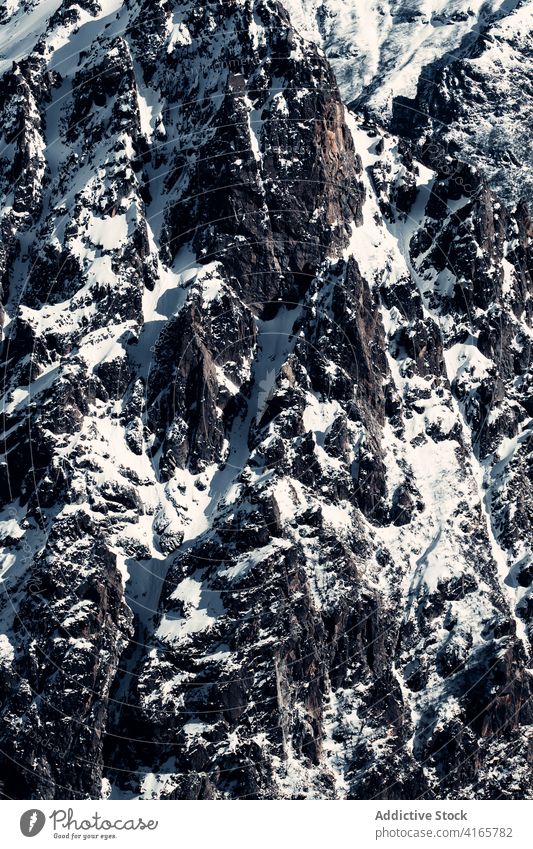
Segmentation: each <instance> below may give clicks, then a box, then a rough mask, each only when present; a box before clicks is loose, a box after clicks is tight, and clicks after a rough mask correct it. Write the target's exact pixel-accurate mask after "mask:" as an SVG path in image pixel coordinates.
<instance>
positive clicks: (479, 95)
mask: <svg viewBox="0 0 533 849" xmlns="http://www.w3.org/2000/svg"><path fill="white" fill-rule="evenodd" d="M286 6H287V8H288V9H289V11H290V12H291V15H292V19H293V22H294V24H295V26H297V27H298V29H299V30H300V31H301V32H303V33H305V34H306V36H307V37H308V38H310V39H311V40H313V41H314V42H315V43H317V44H320V45H321V46H322V47H323V49H324V51H325V53H326V55H327V57H328V59H329V60H330V61H331V63H332V65H333V68H334V70H335V73H336V75H337V79H338V81H339V86H340V90H341V94H342V96H343V98H344V100H345V101H346V102H348V103H351V104H352V105H353V107H354V108H356V109H365V110H368V111H369V112H370V113H371V114H372V115H373V116H375V117H376V118H377V119H378V120H379V121H380V122H381V123H382V124H384V125H386V126H387V127H388V128H389V129H390V130H392V132H394V133H396V134H398V135H400V136H404V137H405V136H407V137H408V138H412V139H413V140H416V142H418V143H419V144H420V150H419V152H418V153H419V156H421V157H422V158H424V160H425V159H426V156H427V151H426V150H425V148H426V146H427V144H428V143H429V144H431V146H436V145H438V146H439V149H440V148H441V146H443V147H445V149H446V150H449V152H450V153H452V155H455V156H459V157H460V158H461V159H463V160H465V161H468V162H469V163H470V164H471V165H473V166H477V167H479V168H480V169H481V170H482V171H483V172H484V173H485V175H486V176H487V177H488V178H489V180H490V184H491V186H492V187H493V188H494V189H495V191H496V192H497V193H498V194H500V195H501V196H502V197H503V198H504V199H505V200H506V201H507V202H508V203H510V204H514V203H517V201H518V200H519V199H520V198H521V197H525V198H526V199H527V200H528V202H529V203H530V204H531V202H532V200H533V188H532V184H531V172H532V168H533V161H532V157H531V145H530V143H529V136H528V127H529V126H530V125H531V118H532V116H531V93H532V72H531V53H532V50H533V44H532V41H531V38H532V36H531V31H532V11H533V4H532V3H531V0H504V2H502V0H489V2H482V0H476V2H470V0H468V2H467V0H454V2H449V0H447V2H434V0H431V2H428V0H417V2H406V0H396V1H394V0H391V1H390V2H382V0H379V2H366V3H364V4H363V3H354V2H351V0H323V2H322V0H287V3H286Z"/></svg>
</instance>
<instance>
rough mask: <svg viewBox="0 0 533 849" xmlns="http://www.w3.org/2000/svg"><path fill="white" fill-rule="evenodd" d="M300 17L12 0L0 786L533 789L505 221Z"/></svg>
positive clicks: (4, 100) (77, 789)
mask: <svg viewBox="0 0 533 849" xmlns="http://www.w3.org/2000/svg"><path fill="white" fill-rule="evenodd" d="M375 5H376V15H377V14H378V10H377V4H375ZM379 5H380V8H381V12H382V13H383V14H382V15H381V17H382V18H383V20H384V21H385V20H387V21H388V20H389V18H390V19H391V21H392V23H391V24H390V26H389V30H387V32H388V33H389V34H388V35H387V32H386V27H385V24H384V25H383V27H384V28H383V29H382V30H379V32H378V29H376V32H375V34H372V33H370V34H369V33H368V32H367V34H366V39H367V42H368V41H369V40H370V41H372V44H369V43H367V42H365V41H364V40H363V39H362V36H361V31H362V30H361V26H362V25H361V26H360V25H359V24H358V25H357V26H356V27H355V29H353V30H350V29H349V28H348V29H346V30H345V36H346V39H347V40H348V41H349V42H350V44H351V48H350V49H352V50H353V51H354V55H355V54H357V56H359V57H361V61H360V63H359V64H358V65H356V64H354V69H355V70H354V73H356V72H357V73H358V74H359V77H358V79H362V80H363V82H362V83H358V86H359V87H358V88H357V91H356V88H355V87H354V91H353V97H351V96H348V95H347V92H348V88H347V87H348V85H349V84H350V85H351V83H349V80H348V79H347V78H346V76H345V75H344V74H343V72H342V67H341V66H340V65H338V66H337V73H338V74H339V78H340V82H341V86H342V92H343V94H344V97H345V99H348V100H354V99H356V98H357V97H359V94H360V93H361V92H362V91H363V88H365V89H366V88H368V87H369V86H370V87H371V83H372V79H373V78H375V79H378V78H379V79H382V80H385V79H386V73H385V71H386V68H387V67H388V68H389V70H390V74H391V75H392V76H394V74H393V71H394V69H395V68H397V67H398V63H400V64H401V62H403V63H404V64H405V66H406V67H409V66H411V70H412V87H411V88H409V89H407V87H405V88H402V92H399V91H398V92H394V97H396V96H397V95H399V94H400V93H403V95H404V96H405V97H414V96H415V95H416V96H418V95H417V85H419V83H418V80H419V76H418V75H419V69H420V68H422V66H424V65H425V63H426V62H431V61H433V60H434V59H435V58H436V57H437V56H439V55H442V50H443V49H446V50H447V49H448V42H446V43H445V42H443V41H442V38H441V40H440V42H439V41H438V39H435V40H434V41H431V39H429V40H428V42H427V44H426V45H425V47H423V48H422V47H421V48H420V50H423V53H421V54H420V55H418V54H416V55H413V56H404V57H403V59H400V58H399V53H398V51H397V50H396V51H395V49H393V47H394V46H393V45H392V42H391V39H393V33H394V28H396V29H398V28H400V27H403V26H404V25H405V26H408V27H413V28H414V29H413V32H416V33H418V34H419V35H420V37H421V30H420V27H421V26H423V25H424V26H426V24H422V21H421V17H420V16H421V15H422V16H424V15H426V16H427V14H429V13H428V12H427V10H425V8H423V4H412V7H413V8H412V9H411V12H410V14H409V15H407V12H406V10H405V4H392V3H391V4H387V3H382V4H379ZM438 5H439V4H435V3H434V4H431V14H432V16H433V17H432V18H431V20H432V21H433V23H432V24H430V25H431V26H436V23H435V21H436V20H437V19H436V17H435V16H436V15H438V14H440V15H441V16H442V15H444V14H445V15H446V16H448V17H447V18H446V21H444V22H441V28H442V30H443V32H445V33H446V34H447V35H446V38H449V47H450V49H451V47H452V46H456V45H458V44H459V42H460V41H461V39H462V38H463V35H464V34H465V33H468V32H470V31H472V28H473V27H474V23H475V21H476V20H477V21H478V23H479V21H480V20H481V15H482V14H483V15H484V16H485V17H486V18H487V20H488V19H489V17H490V15H491V14H495V13H498V14H500V13H501V14H502V15H503V13H504V12H505V13H506V14H507V12H508V13H509V15H508V19H509V20H511V18H512V15H513V9H511V6H510V4H504V6H505V8H504V7H503V6H501V5H500V4H493V5H491V4H490V3H489V4H484V6H483V10H482V9H481V8H478V4H474V3H471V4H470V7H469V8H470V9H471V11H472V14H470V12H469V11H468V9H467V10H465V9H464V8H463V6H464V4H461V3H459V4H455V5H457V9H456V10H455V12H456V13H457V14H456V15H455V18H454V17H453V16H452V17H450V15H451V12H452V11H453V10H452V8H451V7H452V5H453V4H450V3H448V4H446V11H445V12H444V11H443V10H439V9H437V8H436V7H437V6H438ZM442 5H443V4H442ZM455 5H454V9H455ZM511 5H512V4H511ZM419 6H420V8H418V7H419ZM287 7H288V9H289V11H287V10H286V9H285V8H284V7H282V6H281V5H280V4H278V3H277V2H273V0H257V2H253V3H252V2H250V0H243V1H242V2H238V1H237V0H235V2H228V1H227V0H208V2H206V3H204V4H201V5H200V4H198V3H195V2H192V0H191V2H188V0H181V2H172V0H157V2H154V0H151V1H150V2H145V0H128V2H125V3H120V2H116V0H100V2H83V3H76V4H74V3H70V2H62V3H61V2H49V0H46V2H45V0H42V2H27V3H21V4H14V3H8V4H7V5H5V6H4V10H3V13H2V18H1V19H0V39H1V47H0V52H1V54H2V57H3V58H2V63H3V64H2V66H1V69H2V72H3V78H2V86H1V98H0V112H1V121H0V127H1V130H2V139H1V143H0V188H1V191H2V211H1V222H0V226H1V230H2V242H1V250H0V272H1V284H2V303H3V307H2V322H3V323H2V328H3V341H2V360H1V363H2V396H3V397H2V428H3V457H2V463H1V468H0V475H1V499H2V500H1V513H0V532H1V537H2V545H3V548H2V561H1V580H2V584H1V588H2V595H1V604H2V607H1V614H0V615H1V624H2V637H1V641H0V692H1V700H2V716H3V724H2V729H1V736H0V748H1V750H2V752H3V755H4V757H3V759H2V761H1V764H2V765H1V766H0V780H1V781H2V782H3V788H4V792H5V793H6V795H8V796H11V797H15V798H34V799H38V798H57V799H65V798H74V799H75V798H100V797H102V796H107V795H111V796H112V797H115V798H138V797H141V798H159V799H172V798H209V799H217V798H292V799H306V798H332V799H333V798H389V799H391V798H410V799H412V798H439V797H441V798H478V797H479V798H491V799H496V798H522V797H524V796H531V792H532V787H531V769H530V760H531V737H530V731H531V725H532V722H533V707H532V695H533V693H532V682H531V671H530V670H531V650H530V639H531V636H532V634H531V631H532V627H531V626H532V621H533V602H532V599H531V584H532V582H533V564H532V562H531V513H532V497H531V485H530V484H531V480H530V478H531V438H530V437H531V421H532V420H531V415H532V412H533V405H532V401H531V385H532V380H533V378H532V374H531V357H530V351H531V339H532V329H531V323H532V306H531V291H532V279H531V253H532V248H531V237H532V225H531V219H530V217H529V213H528V209H527V206H526V204H525V203H523V202H521V203H515V202H513V203H508V204H505V203H504V202H503V200H502V199H501V198H499V197H498V196H497V195H495V194H494V193H493V191H492V189H491V187H490V184H489V182H488V180H487V178H486V176H485V175H484V173H483V171H482V170H480V169H479V167H477V166H479V164H481V165H484V164H485V165H486V164H487V162H488V161H489V160H488V159H487V156H488V154H487V151H488V148H486V149H485V154H484V156H485V159H483V157H482V158H481V159H480V162H476V163H474V164H473V165H472V164H471V156H470V154H469V152H468V151H469V148H468V145H469V142H468V141H467V140H466V137H465V140H464V143H463V141H460V139H459V136H458V137H457V138H458V139H459V141H460V143H459V142H458V144H457V146H456V148H455V149H454V150H453V151H451V150H449V149H443V148H442V145H443V138H442V133H441V131H440V130H438V129H435V125H436V122H433V123H431V122H430V123H429V124H428V125H427V126H425V128H424V133H426V136H427V137H426V138H425V140H424V142H423V144H419V142H420V138H419V137H418V136H417V132H418V130H417V128H415V127H413V126H411V125H410V126H409V127H404V129H403V130H402V131H401V133H400V136H398V134H393V133H392V132H391V131H390V128H389V129H384V128H383V127H382V126H380V125H379V124H377V123H376V121H375V119H372V117H371V116H370V115H369V114H368V113H367V114H366V116H365V118H364V119H363V118H362V117H361V116H360V115H358V114H356V112H354V111H350V110H349V109H347V108H346V107H345V106H344V105H343V101H342V99H341V94H340V92H339V89H338V87H337V82H336V78H335V75H334V73H333V70H332V68H331V66H330V65H329V63H328V61H327V59H326V58H325V56H324V55H323V51H322V49H321V47H319V46H316V44H315V43H314V40H313V39H314V37H315V36H316V32H315V30H314V28H313V27H314V24H313V26H311V27H310V28H309V27H307V25H306V26H304V27H302V28H301V29H298V27H297V26H296V27H295V26H293V24H292V23H291V19H290V17H289V12H290V13H292V14H293V15H294V20H295V21H296V24H297V25H298V24H300V23H301V18H300V17H298V16H299V12H298V8H297V7H296V3H295V2H293V0H291V2H289V3H288V4H287ZM370 7H372V8H373V4H366V9H367V11H368V10H369V8H370ZM393 7H394V8H393ZM400 7H402V8H400ZM415 7H416V8H415ZM507 7H509V8H507ZM328 8H330V10H331V9H333V11H334V10H335V8H336V9H337V10H338V13H339V16H340V14H341V11H342V9H343V8H345V7H344V6H341V4H340V3H339V4H338V5H337V6H336V7H333V6H331V7H328V6H327V4H322V5H321V7H320V9H319V8H318V6H317V7H316V8H315V6H313V9H312V11H313V14H314V13H315V12H316V20H317V22H318V23H317V27H318V29H317V32H318V34H319V36H320V38H321V39H322V42H321V43H323V44H324V45H325V46H326V48H327V50H328V51H329V53H330V56H331V59H332V61H333V62H334V63H335V57H334V55H333V54H332V51H331V49H330V47H328V44H329V42H327V39H326V36H325V35H324V33H326V34H327V32H329V30H328V29H327V26H329V24H327V21H328V20H329V21H330V23H331V19H334V18H335V16H334V15H333V16H332V15H329V18H328V14H329V13H328ZM353 8H354V9H355V10H357V8H358V5H357V4H356V5H355V6H354V7H353ZM320 10H322V11H320ZM307 11H309V9H308V10H307ZM455 12H454V14H455ZM419 13H420V14H419ZM518 13H519V12H518V10H517V12H516V14H518ZM368 14H370V13H369V12H368ZM380 14H381V13H380ZM464 15H466V18H468V20H467V19H466V18H465V17H464ZM339 16H338V19H339V21H340V17H339ZM411 18H412V20H411ZM470 18H472V21H473V22H474V23H473V22H472V21H470ZM307 19H308V20H313V18H312V16H309V15H308V16H307ZM350 20H352V19H350ZM354 20H355V19H354ZM376 20H377V18H376ZM506 20H507V18H502V21H501V22H500V23H499V24H494V25H495V26H502V27H504V26H506V24H505V21H506ZM319 24H320V26H318V25H319ZM354 26H355V25H354ZM398 31H399V30H398ZM387 39H389V41H387ZM393 40H394V39H393ZM396 41H397V47H398V39H397V40H396ZM402 43H403V44H404V46H405V37H404V36H402ZM387 45H388V46H387ZM343 49H344V48H343ZM372 50H373V51H374V52H373V53H372ZM387 51H389V53H387ZM390 51H392V53H391V52H390ZM439 51H441V52H439ZM339 52H342V51H339ZM371 53H372V56H373V57H374V58H372V62H373V63H374V65H375V67H374V65H372V62H371V61H370V59H369V56H370V54H371ZM381 55H383V56H384V57H385V59H383V62H384V63H385V64H382V65H381V66H380V65H379V61H381V60H379V57H380V56H381ZM376 56H377V57H378V58H376ZM387 56H393V60H394V61H393V60H392V59H391V60H389V59H387V58H386V57H387ZM365 57H366V58H365ZM378 60H379V61H378ZM387 62H389V65H387ZM376 63H377V64H376ZM394 63H396V64H394ZM357 67H359V68H360V71H357ZM365 68H366V69H367V70H365ZM368 68H370V69H371V70H370V71H369V70H368ZM372 68H373V70H372ZM447 68H448V66H446V67H445V68H444V70H443V71H442V73H443V74H445V75H446V73H448V71H447V70H446V69H447ZM339 69H340V70H339ZM361 69H362V70H361ZM387 73H388V71H387ZM394 73H395V72H394ZM365 75H366V76H365ZM372 75H374V77H372ZM394 78H395V77H394ZM384 85H385V83H384ZM410 85H411V83H410ZM483 90H484V92H485V94H486V95H487V97H488V96H489V92H488V89H487V88H486V87H484V89H483ZM368 91H370V88H369V89H368ZM383 91H385V89H383ZM465 91H466V92H467V94H468V90H467V89H465ZM376 92H377V89H376ZM378 94H379V92H377V93H376V97H377V96H378ZM467 94H465V97H466V96H467ZM368 102H370V101H368ZM377 102H378V101H376V103H377ZM388 102H389V101H387V103H388ZM472 103H473V106H472V108H473V109H474V108H475V106H474V104H477V103H478V99H476V98H474V97H473V99H472ZM472 120H473V121H474V123H476V122H475V120H474V118H473V119H472ZM437 123H438V122H437ZM400 124H401V122H400ZM400 124H399V127H400ZM476 126H477V124H476ZM400 129H401V127H400ZM465 132H466V130H465ZM461 138H462V137H461ZM431 144H433V147H431ZM483 144H484V142H483V143H482V142H480V145H481V147H483ZM463 147H464V149H465V156H464V157H463V156H462V150H463ZM435 151H438V153H436V152H435ZM503 171H505V168H503ZM488 176H489V177H491V173H490V169H489V170H488ZM506 185H508V184H506Z"/></svg>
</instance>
